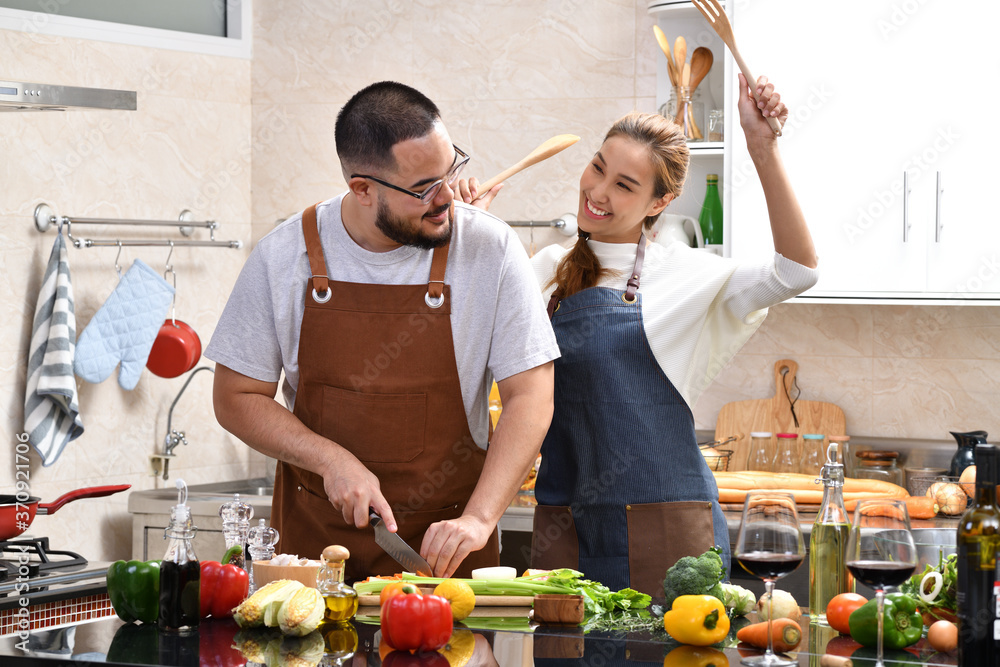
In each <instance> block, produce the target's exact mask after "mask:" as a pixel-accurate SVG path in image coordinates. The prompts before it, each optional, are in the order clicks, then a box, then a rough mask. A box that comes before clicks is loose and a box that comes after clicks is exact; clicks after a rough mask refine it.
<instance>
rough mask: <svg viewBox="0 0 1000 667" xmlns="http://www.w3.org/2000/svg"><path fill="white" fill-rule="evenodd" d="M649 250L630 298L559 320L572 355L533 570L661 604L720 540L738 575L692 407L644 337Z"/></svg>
mask: <svg viewBox="0 0 1000 667" xmlns="http://www.w3.org/2000/svg"><path fill="white" fill-rule="evenodd" d="M644 244H645V238H644V237H643V238H641V239H640V246H639V247H640V248H643V249H644ZM642 254H643V253H641V252H638V253H637V255H638V256H637V261H636V267H635V269H634V270H633V274H632V276H631V277H630V279H629V287H628V289H627V290H626V291H625V292H622V291H621V290H615V289H610V288H607V287H592V288H589V289H586V290H583V291H581V292H578V293H576V294H573V295H572V296H570V297H568V298H565V299H562V300H561V301H560V302H559V303H558V307H557V308H556V310H555V312H554V313H553V315H552V328H553V329H554V330H555V333H556V339H557V340H558V342H559V350H560V352H561V353H562V356H561V357H560V358H559V359H557V360H556V362H555V414H554V415H553V418H552V425H551V427H550V428H549V431H548V434H547V435H546V437H545V441H544V443H543V444H542V450H541V453H542V464H541V468H540V470H539V473H538V479H537V481H536V486H535V497H536V499H537V500H538V507H537V508H536V513H535V525H534V533H533V536H532V566H533V567H545V568H552V567H575V568H576V569H579V570H580V571H582V572H583V573H584V575H586V577H587V578H588V579H593V580H596V581H600V582H601V583H603V584H605V585H606V586H608V587H609V588H611V589H613V590H618V589H620V588H624V587H626V586H630V587H632V588H635V589H636V590H640V591H642V592H644V593H648V594H649V595H652V596H653V597H662V596H663V589H662V584H663V577H664V575H665V573H666V571H667V569H668V568H669V567H670V566H671V565H673V564H674V563H675V562H676V561H677V559H678V558H680V557H681V556H684V555H691V556H698V555H700V554H702V553H704V552H705V551H706V550H707V549H708V548H710V547H711V546H712V545H713V544H715V545H718V546H719V547H721V548H722V549H723V560H724V562H725V564H726V570H727V572H728V570H729V567H730V549H729V532H728V529H727V527H726V520H725V517H724V516H723V514H722V508H721V507H720V506H719V503H718V495H719V494H718V488H717V487H716V484H715V478H714V477H713V475H712V472H711V470H710V469H709V468H708V465H707V464H706V463H705V458H704V457H703V456H702V454H701V452H700V451H699V449H698V443H697V439H696V436H695V430H694V417H693V415H692V414H691V409H690V408H689V407H688V405H687V403H686V402H685V401H684V399H683V398H682V397H681V395H680V393H679V392H678V391H677V389H676V388H675V387H674V385H673V384H672V383H671V382H670V380H669V379H668V378H667V376H666V374H664V372H663V371H662V369H661V368H660V366H659V364H658V363H657V362H656V359H655V357H654V356H653V351H652V349H651V348H650V346H649V342H648V341H647V339H646V334H645V330H644V328H643V321H642V295H641V294H638V293H637V291H636V290H637V289H638V283H639V277H640V273H641V268H642V267H641V263H642V257H641V255H642ZM574 541H575V544H573V543H574ZM574 551H575V556H576V559H577V560H576V561H575V562H572V561H573V558H574ZM567 561H571V562H567Z"/></svg>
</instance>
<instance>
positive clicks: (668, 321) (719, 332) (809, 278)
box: [531, 241, 819, 405]
mask: <svg viewBox="0 0 1000 667" xmlns="http://www.w3.org/2000/svg"><path fill="white" fill-rule="evenodd" d="M588 243H589V244H590V247H591V249H593V251H594V253H595V254H596V255H597V257H598V259H599V260H600V262H601V266H602V267H604V268H609V269H614V270H616V271H618V275H617V276H609V277H607V278H605V279H604V280H603V281H601V283H600V285H601V286H602V287H611V288H613V289H621V290H624V289H625V286H626V285H625V283H626V281H627V280H628V276H629V275H630V273H631V271H632V266H633V265H634V264H635V245H633V244H631V243H600V242H597V241H588ZM568 252H569V249H568V248H564V247H562V246H559V245H552V246H548V247H546V248H543V249H542V250H541V251H540V252H539V253H538V254H537V255H535V256H534V257H533V258H532V260H531V262H532V266H533V268H534V269H535V276H536V278H537V279H538V284H539V286H540V287H541V288H542V291H543V293H544V295H545V299H546V301H548V298H549V296H550V295H551V294H552V292H553V290H554V289H555V288H554V286H552V285H549V281H550V280H551V279H552V277H553V275H555V270H556V266H557V265H558V263H559V261H560V260H561V259H562V258H563V256H564V255H566V253H568ZM818 277H819V272H818V271H817V270H816V269H810V268H809V267H806V266H803V265H801V264H799V263H797V262H793V261H792V260H790V259H786V258H785V257H783V256H781V255H780V254H778V253H775V255H774V258H773V259H772V260H771V261H769V262H766V263H763V264H750V263H745V262H737V261H735V260H732V259H726V258H723V257H719V256H717V255H713V254H711V253H708V252H705V251H699V250H694V249H692V248H688V247H686V246H685V245H684V244H682V243H673V244H671V245H669V246H663V245H660V244H657V243H653V244H650V245H649V246H648V247H647V248H646V257H645V260H644V262H643V266H642V276H641V278H640V282H639V293H640V294H642V316H643V325H644V327H645V332H646V338H647V339H648V340H649V345H650V347H651V348H652V350H653V354H654V356H655V357H656V361H657V363H659V365H660V368H661V369H662V370H663V372H664V373H665V374H666V376H667V377H668V378H669V379H670V381H671V383H673V385H674V387H676V388H677V390H678V391H679V392H680V393H681V395H682V396H683V397H684V400H685V401H687V403H688V405H694V403H695V401H697V400H698V397H699V396H701V393H702V392H703V391H704V390H705V389H706V388H707V387H708V386H709V384H711V382H712V380H713V379H715V376H716V375H718V373H719V371H721V370H722V368H723V367H724V366H725V365H726V363H728V362H729V360H730V359H732V358H733V357H734V356H735V355H736V353H737V352H738V351H739V350H740V348H741V347H743V344H744V343H746V342H747V340H749V338H750V336H751V335H753V332H754V331H756V330H757V327H759V326H760V324H761V322H763V321H764V317H765V316H766V315H767V308H768V306H773V305H774V304H777V303H781V302H782V301H785V300H786V299H790V298H791V297H793V296H795V295H796V294H800V293H802V292H804V291H805V290H807V289H809V288H810V287H812V286H813V285H815V284H816V280H817V279H818Z"/></svg>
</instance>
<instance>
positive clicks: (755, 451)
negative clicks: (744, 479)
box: [747, 431, 774, 472]
mask: <svg viewBox="0 0 1000 667" xmlns="http://www.w3.org/2000/svg"><path fill="white" fill-rule="evenodd" d="M772 450H773V447H771V434H770V433H769V432H767V431H754V432H752V433H751V434H750V453H749V454H748V455H747V470H763V471H764V472H770V470H771V462H772V461H773V460H774V452H773V451H772Z"/></svg>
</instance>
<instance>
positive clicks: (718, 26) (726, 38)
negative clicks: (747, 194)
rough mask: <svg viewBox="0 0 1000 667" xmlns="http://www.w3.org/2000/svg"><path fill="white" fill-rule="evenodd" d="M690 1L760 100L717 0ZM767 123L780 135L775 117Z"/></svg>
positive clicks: (779, 128)
mask: <svg viewBox="0 0 1000 667" xmlns="http://www.w3.org/2000/svg"><path fill="white" fill-rule="evenodd" d="M691 2H692V4H693V5H694V6H695V7H697V8H698V11H699V12H701V14H702V16H704V17H705V20H706V21H708V23H709V24H710V25H711V26H712V29H714V30H715V32H716V33H717V34H718V35H719V37H720V38H721V39H722V41H723V42H725V43H726V46H728V47H729V50H730V51H731V52H732V54H733V60H735V61H736V64H737V66H739V68H740V71H741V72H743V76H744V77H746V80H747V84H748V85H749V86H750V92H751V93H752V94H753V98H754V99H755V100H757V101H760V100H759V98H758V97H757V79H756V78H754V75H753V74H751V73H750V68H749V67H747V64H746V62H744V60H743V56H741V55H740V50H739V49H737V48H736V37H734V36H733V26H732V24H730V23H729V17H728V16H726V12H725V10H724V9H722V6H721V5H720V4H719V0H691ZM767 124H768V125H770V126H771V129H772V130H774V133H775V134H776V135H778V136H779V137H780V136H781V125H780V124H779V123H778V119H777V118H774V117H772V116H768V117H767Z"/></svg>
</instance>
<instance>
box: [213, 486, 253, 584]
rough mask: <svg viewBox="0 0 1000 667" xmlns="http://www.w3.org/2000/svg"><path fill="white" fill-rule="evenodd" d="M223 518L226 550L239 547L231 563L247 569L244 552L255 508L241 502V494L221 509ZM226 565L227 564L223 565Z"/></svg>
mask: <svg viewBox="0 0 1000 667" xmlns="http://www.w3.org/2000/svg"><path fill="white" fill-rule="evenodd" d="M219 516H220V517H222V536H223V537H224V538H225V540H226V550H227V552H228V550H229V549H232V548H233V547H234V546H237V545H238V546H239V547H240V550H239V552H238V553H234V555H233V556H231V557H230V559H229V562H230V563H232V564H233V565H238V566H239V567H242V568H243V569H244V570H245V569H247V565H246V558H245V556H244V553H243V550H244V549H245V548H246V544H247V538H248V537H249V535H250V519H252V518H253V506H252V505H250V504H249V503H245V502H243V501H242V500H240V494H238V493H237V494H234V495H233V499H232V500H231V501H229V502H228V503H225V504H223V505H222V507H220V508H219ZM223 565H225V563H223Z"/></svg>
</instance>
